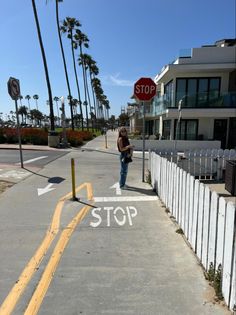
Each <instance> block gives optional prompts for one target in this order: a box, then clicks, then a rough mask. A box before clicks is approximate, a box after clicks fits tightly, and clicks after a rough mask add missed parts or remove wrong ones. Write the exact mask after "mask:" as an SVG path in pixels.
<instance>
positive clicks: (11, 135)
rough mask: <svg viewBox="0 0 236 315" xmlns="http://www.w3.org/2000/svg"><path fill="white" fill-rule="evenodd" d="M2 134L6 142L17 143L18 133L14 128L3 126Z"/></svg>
mask: <svg viewBox="0 0 236 315" xmlns="http://www.w3.org/2000/svg"><path fill="white" fill-rule="evenodd" d="M3 135H4V138H5V142H6V143H18V135H17V129H16V128H4V129H3Z"/></svg>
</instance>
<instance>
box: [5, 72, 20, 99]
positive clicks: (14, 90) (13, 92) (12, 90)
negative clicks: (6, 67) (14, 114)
mask: <svg viewBox="0 0 236 315" xmlns="http://www.w3.org/2000/svg"><path fill="white" fill-rule="evenodd" d="M7 87H8V93H9V95H10V96H11V98H12V99H13V100H15V101H16V100H18V98H19V96H20V81H19V80H18V79H15V78H12V77H10V79H9V80H8V82H7Z"/></svg>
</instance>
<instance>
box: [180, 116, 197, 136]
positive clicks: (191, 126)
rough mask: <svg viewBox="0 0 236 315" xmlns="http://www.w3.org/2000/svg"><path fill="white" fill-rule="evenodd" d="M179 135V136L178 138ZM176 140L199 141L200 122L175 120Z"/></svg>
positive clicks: (195, 120)
mask: <svg viewBox="0 0 236 315" xmlns="http://www.w3.org/2000/svg"><path fill="white" fill-rule="evenodd" d="M176 135H177V136H176ZM175 139H177V140H197V139H198V120H197V119H181V120H180V122H179V123H178V120H177V119H176V120H175Z"/></svg>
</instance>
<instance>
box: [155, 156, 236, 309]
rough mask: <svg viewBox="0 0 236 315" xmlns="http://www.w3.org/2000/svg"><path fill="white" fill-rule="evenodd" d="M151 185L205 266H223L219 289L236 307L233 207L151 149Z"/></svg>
mask: <svg viewBox="0 0 236 315" xmlns="http://www.w3.org/2000/svg"><path fill="white" fill-rule="evenodd" d="M149 170H150V172H151V181H152V186H153V187H154V188H155V190H156V192H157V194H158V196H159V197H160V199H161V200H162V202H163V203H164V204H165V205H166V207H167V208H168V209H169V211H170V213H171V215H172V216H173V217H174V218H175V219H176V221H177V223H178V225H179V226H180V227H181V228H182V230H183V232H184V234H185V236H186V238H187V240H188V242H189V243H190V245H191V247H192V249H193V251H194V252H195V253H196V255H197V257H198V258H199V260H200V261H201V263H202V265H203V267H204V268H205V270H206V271H207V270H209V266H210V263H212V264H213V266H214V268H215V269H216V270H217V268H218V267H219V265H221V266H222V293H223V296H224V299H225V302H226V304H227V305H228V307H229V309H230V310H235V307H236V215H235V212H236V208H235V205H234V204H233V203H232V202H227V203H226V201H225V199H224V198H223V197H220V198H219V196H218V194H217V193H216V192H211V191H210V189H209V187H208V186H207V185H204V184H203V183H200V181H199V180H198V179H195V178H194V177H193V176H191V175H190V174H189V173H187V172H186V171H184V170H183V169H181V168H180V167H178V166H177V164H176V163H174V162H171V161H168V160H167V159H166V158H164V157H161V156H160V155H158V154H156V153H154V152H151V153H150V154H149Z"/></svg>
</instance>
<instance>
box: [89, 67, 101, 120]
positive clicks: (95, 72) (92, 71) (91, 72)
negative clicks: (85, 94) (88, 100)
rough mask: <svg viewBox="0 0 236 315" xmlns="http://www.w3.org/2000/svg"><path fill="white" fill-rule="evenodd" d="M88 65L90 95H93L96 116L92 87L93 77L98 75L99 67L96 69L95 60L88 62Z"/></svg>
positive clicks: (94, 103)
mask: <svg viewBox="0 0 236 315" xmlns="http://www.w3.org/2000/svg"><path fill="white" fill-rule="evenodd" d="M88 66H89V77H90V85H91V90H92V96H93V106H94V112H95V116H97V109H96V102H95V93H94V88H93V79H94V78H95V76H96V75H98V73H99V69H98V67H97V65H96V62H95V61H94V62H92V63H90V64H89V65H88Z"/></svg>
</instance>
